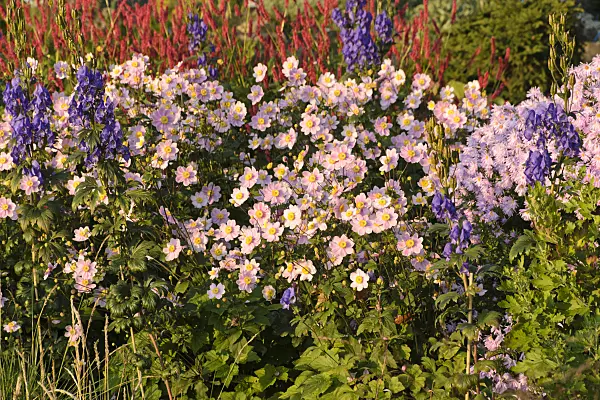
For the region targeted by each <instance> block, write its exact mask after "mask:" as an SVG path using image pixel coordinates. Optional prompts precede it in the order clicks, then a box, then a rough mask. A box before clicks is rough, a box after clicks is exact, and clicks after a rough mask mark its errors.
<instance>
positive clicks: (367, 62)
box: [331, 0, 391, 71]
mask: <svg viewBox="0 0 600 400" xmlns="http://www.w3.org/2000/svg"><path fill="white" fill-rule="evenodd" d="M365 4H366V0H348V1H347V2H346V11H345V12H342V11H341V10H340V9H339V8H336V9H335V10H333V12H332V14H331V18H332V19H333V22H335V24H336V25H337V26H338V27H339V28H340V34H341V37H342V44H343V46H342V54H343V55H344V61H345V62H346V65H347V66H348V70H349V71H353V70H354V69H355V68H357V67H358V68H364V67H368V66H372V65H376V64H378V63H379V62H380V61H381V58H380V56H379V49H378V48H377V44H376V43H375V41H374V40H373V37H372V36H371V22H372V21H373V15H372V14H371V13H370V12H368V11H366V10H364V6H365ZM386 17H387V15H386V16H383V17H381V18H380V17H378V19H379V20H380V22H379V28H378V29H382V28H385V29H387V23H386V22H385V21H384V20H385V18H386ZM388 19H389V18H388ZM389 24H390V29H391V21H390V22H389ZM384 25H385V27H384ZM385 29H384V30H385ZM378 32H379V31H378ZM382 32H384V31H382ZM384 34H385V33H384Z"/></svg>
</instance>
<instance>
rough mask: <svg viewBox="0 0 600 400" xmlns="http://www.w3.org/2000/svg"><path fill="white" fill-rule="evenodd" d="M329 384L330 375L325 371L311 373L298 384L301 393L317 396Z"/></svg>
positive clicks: (327, 387)
mask: <svg viewBox="0 0 600 400" xmlns="http://www.w3.org/2000/svg"><path fill="white" fill-rule="evenodd" d="M330 386H331V376H329V375H328V374H326V373H322V374H317V375H313V376H311V377H310V378H308V379H307V380H305V381H304V383H302V385H300V388H301V389H302V394H304V395H306V396H310V397H313V396H318V395H320V394H321V393H323V392H325V391H326V390H327V389H329V387H330Z"/></svg>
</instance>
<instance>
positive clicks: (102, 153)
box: [69, 65, 129, 167]
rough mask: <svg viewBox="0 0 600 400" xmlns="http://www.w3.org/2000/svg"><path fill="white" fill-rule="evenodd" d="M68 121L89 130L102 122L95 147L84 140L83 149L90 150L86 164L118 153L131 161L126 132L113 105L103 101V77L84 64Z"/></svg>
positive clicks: (70, 106) (79, 74) (78, 72)
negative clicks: (125, 136)
mask: <svg viewBox="0 0 600 400" xmlns="http://www.w3.org/2000/svg"><path fill="white" fill-rule="evenodd" d="M69 122H70V123H71V124H73V125H76V126H80V127H81V128H83V129H89V128H90V127H92V126H96V125H101V126H102V131H101V132H100V137H99V139H100V140H99V143H98V144H97V145H96V146H94V147H93V148H92V147H90V145H89V143H87V142H85V140H82V141H81V142H80V143H79V148H80V150H82V151H84V152H86V153H87V157H86V160H85V163H86V165H87V166H88V167H89V166H92V165H95V164H96V163H97V162H98V161H99V160H100V159H107V160H112V159H115V158H116V157H117V155H121V156H123V158H124V159H125V160H129V149H128V148H127V147H126V146H124V145H123V131H122V130H121V125H120V124H119V122H118V121H117V120H116V118H115V108H114V104H113V103H112V101H110V100H104V80H103V79H102V74H101V73H100V72H98V71H94V70H93V69H90V68H88V67H87V66H85V65H84V66H82V67H80V68H79V70H78V71H77V86H76V87H75V92H74V94H73V98H72V99H71V103H70V105H69Z"/></svg>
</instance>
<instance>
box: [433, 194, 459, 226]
mask: <svg viewBox="0 0 600 400" xmlns="http://www.w3.org/2000/svg"><path fill="white" fill-rule="evenodd" d="M431 209H432V211H433V213H434V214H435V216H436V218H437V219H439V220H443V219H445V218H449V219H450V220H456V219H457V214H456V207H455V206H454V203H453V202H452V200H450V199H449V198H447V197H446V196H444V195H443V194H441V193H440V192H437V191H436V192H435V194H434V195H433V200H432V202H431Z"/></svg>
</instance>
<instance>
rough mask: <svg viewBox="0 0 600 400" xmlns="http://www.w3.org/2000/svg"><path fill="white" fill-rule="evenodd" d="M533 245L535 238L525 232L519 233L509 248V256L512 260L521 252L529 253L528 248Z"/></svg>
mask: <svg viewBox="0 0 600 400" xmlns="http://www.w3.org/2000/svg"><path fill="white" fill-rule="evenodd" d="M534 245H535V240H533V238H532V237H531V236H529V235H527V234H525V235H521V236H520V237H519V238H518V239H517V241H516V242H515V244H513V246H512V247H511V249H510V253H509V255H508V256H509V258H510V260H511V261H512V260H514V259H515V258H516V257H517V256H518V255H520V254H521V253H523V252H525V253H529V250H530V249H531V248H532V247H533V246H534Z"/></svg>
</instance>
